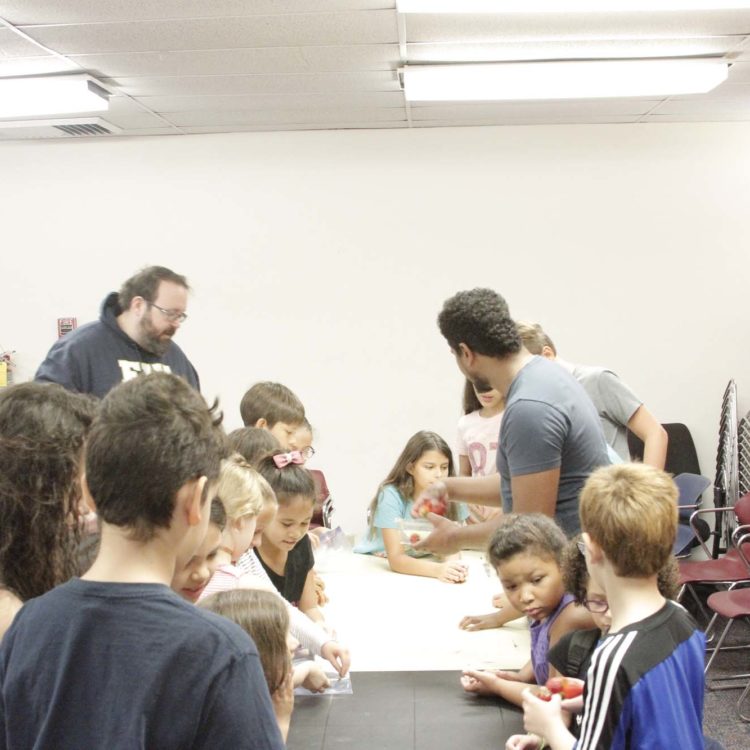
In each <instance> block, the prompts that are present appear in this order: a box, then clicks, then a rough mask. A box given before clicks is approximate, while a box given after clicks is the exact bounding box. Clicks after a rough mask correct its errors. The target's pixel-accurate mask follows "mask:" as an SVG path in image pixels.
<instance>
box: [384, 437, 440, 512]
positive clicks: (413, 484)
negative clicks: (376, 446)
mask: <svg viewBox="0 0 750 750" xmlns="http://www.w3.org/2000/svg"><path fill="white" fill-rule="evenodd" d="M453 474H454V469H453V453H451V449H450V447H449V446H448V443H446V442H445V440H443V438H441V437H440V435H438V434H437V433H436V432H428V431H427V430H420V431H419V432H417V433H415V434H414V435H412V436H411V437H410V438H409V441H408V442H407V443H406V445H405V446H404V449H403V450H402V451H401V455H400V456H399V457H398V459H397V460H396V463H395V464H394V466H393V468H392V469H391V471H390V472H389V474H388V476H387V477H386V479H385V480H384V481H383V484H384V485H385V484H395V485H396V487H397V488H398V490H399V492H401V494H402V495H403V496H404V498H406V499H407V500H410V499H412V498H414V499H416V496H417V495H419V494H421V492H423V491H424V490H425V489H426V488H427V487H429V485H430V484H432V483H433V482H437V481H438V480H440V479H445V477H452V476H453Z"/></svg>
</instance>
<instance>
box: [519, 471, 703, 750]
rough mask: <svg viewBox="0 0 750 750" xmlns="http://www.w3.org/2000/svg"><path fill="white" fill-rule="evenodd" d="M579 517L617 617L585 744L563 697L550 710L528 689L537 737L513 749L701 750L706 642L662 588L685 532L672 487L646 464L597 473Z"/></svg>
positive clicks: (591, 677) (585, 723) (595, 678)
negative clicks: (660, 579) (571, 726)
mask: <svg viewBox="0 0 750 750" xmlns="http://www.w3.org/2000/svg"><path fill="white" fill-rule="evenodd" d="M580 513H581V527H582V529H583V532H584V533H583V542H582V543H581V544H582V547H583V550H584V554H585V557H586V566H587V568H588V571H589V575H590V577H591V580H592V582H595V583H596V584H597V586H598V587H600V589H601V590H602V591H604V592H605V594H606V598H607V601H608V602H609V608H610V612H611V615H612V624H611V627H610V631H609V633H608V635H607V636H606V637H605V638H604V639H603V640H602V643H601V644H600V645H599V647H598V648H597V649H596V651H595V652H594V655H593V657H592V659H591V666H590V667H589V670H588V673H587V677H586V687H585V690H584V698H583V719H582V723H581V732H580V739H579V740H578V741H576V739H575V738H574V737H573V735H572V734H571V733H570V732H569V731H568V729H567V727H566V725H565V722H564V720H563V715H562V712H561V706H560V698H559V697H558V696H554V697H553V699H552V701H550V702H549V703H546V702H544V701H542V700H540V699H539V698H537V697H536V696H534V695H533V694H532V693H531V692H530V691H526V693H525V695H524V724H525V727H526V729H527V730H529V731H530V732H533V733H534V735H535V736H529V735H515V736H514V737H511V738H510V740H508V744H507V745H506V747H507V748H509V750H532V749H536V750H539V749H540V748H541V747H544V746H547V745H548V746H549V747H550V748H552V750H570V749H571V748H573V747H575V748H576V750H583V749H584V748H585V749H586V750H593V749H594V748H596V749H597V750H599V749H601V748H612V749H613V750H620V748H630V749H632V750H636V749H637V750H646V749H647V748H648V749H649V750H650V749H651V748H657V747H679V748H681V750H703V747H704V739H703V732H702V729H701V725H702V720H703V694H704V677H703V666H704V656H705V648H706V644H705V637H704V635H703V633H702V632H701V631H700V630H699V629H698V628H697V626H696V624H695V623H694V622H693V620H692V618H691V617H690V615H688V613H687V612H686V611H685V610H684V609H683V608H682V607H680V606H679V605H678V604H675V603H674V602H671V601H668V600H666V599H665V598H664V597H663V596H662V595H661V593H660V592H659V588H658V585H657V574H658V573H659V571H660V570H661V569H662V568H663V567H664V565H665V563H666V562H667V561H668V559H669V557H670V555H671V553H672V544H673V542H674V536H675V531H676V525H677V488H676V486H675V484H674V482H673V481H672V480H671V478H670V477H669V476H668V475H667V474H665V473H664V472H662V471H659V470H658V469H654V468H652V467H650V466H646V465H644V464H618V465H615V466H609V467H607V468H603V469H598V470H597V471H596V472H594V473H593V474H592V475H591V476H590V477H589V479H588V481H587V482H586V484H585V486H584V488H583V491H582V492H581V501H580ZM565 707H568V708H571V709H572V708H574V706H573V705H570V704H568V703H566V704H565ZM545 738H546V739H545Z"/></svg>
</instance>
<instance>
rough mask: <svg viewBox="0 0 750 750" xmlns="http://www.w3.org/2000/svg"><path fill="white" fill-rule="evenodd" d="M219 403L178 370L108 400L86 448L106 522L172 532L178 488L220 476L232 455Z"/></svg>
mask: <svg viewBox="0 0 750 750" xmlns="http://www.w3.org/2000/svg"><path fill="white" fill-rule="evenodd" d="M221 419H222V415H221V414H220V413H219V414H217V413H216V404H214V405H213V406H212V407H210V408H209V407H208V406H206V403H205V401H204V400H203V398H202V397H201V395H200V394H199V393H198V391H196V390H194V389H193V388H191V387H190V386H189V385H188V384H187V383H186V382H185V381H184V380H183V379H182V378H179V377H177V376H176V375H172V374H170V373H154V374H151V375H140V376H138V377H137V378H133V379H132V380H128V381H126V382H124V383H122V384H120V385H118V386H117V387H116V388H114V389H113V390H111V391H110V392H109V393H108V394H107V395H106V396H105V398H104V399H103V401H102V403H101V407H100V410H99V414H98V415H97V418H96V419H95V420H94V424H93V426H92V428H91V432H90V434H89V439H88V441H87V443H86V480H87V483H88V486H89V490H90V491H91V495H92V497H93V498H94V502H95V503H96V510H97V513H98V514H99V517H100V518H101V519H102V520H103V521H105V522H106V523H109V524H112V525H114V526H120V527H123V528H127V529H128V530H130V531H131V535H132V538H133V539H136V540H138V541H149V540H150V539H151V538H152V537H153V536H154V534H155V533H156V531H157V530H158V529H160V528H169V526H170V523H171V521H172V515H173V513H174V503H175V497H176V495H177V491H178V490H179V489H180V488H181V487H182V486H183V485H184V484H185V483H186V482H188V481H190V480H192V479H198V478H200V477H203V476H205V477H207V478H208V481H209V483H211V482H214V481H215V480H216V479H217V478H218V476H219V469H220V465H221V461H222V459H223V458H224V457H225V456H226V454H227V445H226V438H225V436H224V431H223V430H222V429H221V426H220V424H221Z"/></svg>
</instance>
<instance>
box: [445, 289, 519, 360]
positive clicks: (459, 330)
mask: <svg viewBox="0 0 750 750" xmlns="http://www.w3.org/2000/svg"><path fill="white" fill-rule="evenodd" d="M438 326H439V327H440V333H442V334H443V336H444V337H445V338H446V340H447V341H448V344H449V346H450V348H451V349H453V351H458V345H459V344H465V345H466V346H468V347H469V349H471V350H472V351H473V352H475V353H477V354H483V355H485V356H488V357H505V356H507V355H509V354H515V353H516V352H518V351H519V350H520V348H521V339H520V337H519V335H518V331H517V330H516V324H515V323H514V322H513V320H512V319H511V317H510V311H509V310H508V303H507V302H506V301H505V300H504V299H503V298H502V297H501V296H500V295H499V294H498V293H497V292H494V291H493V290H492V289H472V290H470V291H466V292H458V294H455V295H454V296H453V297H451V298H450V299H448V300H446V301H445V303H444V304H443V309H442V310H441V311H440V315H438Z"/></svg>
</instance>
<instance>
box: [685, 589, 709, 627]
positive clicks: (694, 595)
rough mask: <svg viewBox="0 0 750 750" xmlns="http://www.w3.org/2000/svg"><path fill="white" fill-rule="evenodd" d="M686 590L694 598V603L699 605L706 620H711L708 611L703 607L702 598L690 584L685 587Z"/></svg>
mask: <svg viewBox="0 0 750 750" xmlns="http://www.w3.org/2000/svg"><path fill="white" fill-rule="evenodd" d="M685 588H686V589H687V590H688V591H689V592H690V596H692V597H693V601H694V602H695V603H696V604H697V605H698V609H699V610H700V611H701V613H702V614H703V616H704V617H705V618H706V620H710V619H711V617H710V616H709V614H708V612H707V611H706V608H705V607H704V606H703V602H702V601H701V600H700V597H699V596H698V594H696V593H695V591H694V590H693V587H692V586H691V585H690V584H687V585H686V586H685ZM678 600H679V597H678Z"/></svg>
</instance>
